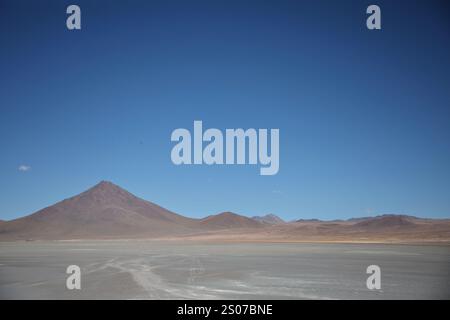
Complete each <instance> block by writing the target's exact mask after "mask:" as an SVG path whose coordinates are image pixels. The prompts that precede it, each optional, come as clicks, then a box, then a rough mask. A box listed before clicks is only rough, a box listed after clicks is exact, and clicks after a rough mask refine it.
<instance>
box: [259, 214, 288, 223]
mask: <svg viewBox="0 0 450 320" xmlns="http://www.w3.org/2000/svg"><path fill="white" fill-rule="evenodd" d="M252 219H253V220H256V221H259V222H263V223H268V224H280V223H285V221H284V220H283V219H281V218H280V217H279V216H277V215H274V214H266V215H265V216H254V217H252Z"/></svg>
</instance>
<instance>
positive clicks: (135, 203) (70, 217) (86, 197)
mask: <svg viewBox="0 0 450 320" xmlns="http://www.w3.org/2000/svg"><path fill="white" fill-rule="evenodd" d="M132 238H152V239H162V238H164V239H196V240H214V239H216V240H226V241H246V240H248V241H357V242H362V241H376V242H378V241H381V242H386V241H393V242H402V241H407V242H410V241H414V242H424V241H438V242H442V241H444V242H449V241H450V220H437V219H421V218H416V217H412V216H406V215H382V216H376V217H365V218H356V219H349V220H345V221H320V220H297V221H294V222H289V223H287V222H285V221H283V220H282V219H281V218H279V217H278V216H276V215H274V214H268V215H265V216H255V217H252V218H249V217H245V216H242V215H238V214H236V213H232V212H223V213H219V214H215V215H210V216H208V217H205V218H203V219H194V218H188V217H185V216H182V215H180V214H177V213H174V212H171V211H169V210H167V209H165V208H163V207H161V206H158V205H156V204H154V203H152V202H149V201H146V200H143V199H140V198H138V197H136V196H134V195H133V194H131V193H130V192H128V191H126V190H124V189H122V188H120V187H119V186H117V185H115V184H113V183H111V182H108V181H101V182H100V183H98V184H97V185H95V186H94V187H92V188H90V189H88V190H86V191H85V192H83V193H80V194H79V195H76V196H74V197H71V198H68V199H65V200H63V201H60V202H58V203H56V204H54V205H52V206H49V207H46V208H44V209H41V210H39V211H37V212H35V213H33V214H31V215H28V216H25V217H22V218H18V219H15V220H11V221H0V240H1V241H12V240H69V239H132Z"/></svg>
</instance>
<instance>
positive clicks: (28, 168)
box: [19, 164, 31, 172]
mask: <svg viewBox="0 0 450 320" xmlns="http://www.w3.org/2000/svg"><path fill="white" fill-rule="evenodd" d="M30 170H31V166H27V165H25V164H21V165H20V166H19V171H23V172H25V171H30Z"/></svg>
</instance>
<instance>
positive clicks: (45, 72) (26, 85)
mask: <svg viewBox="0 0 450 320" xmlns="http://www.w3.org/2000/svg"><path fill="white" fill-rule="evenodd" d="M73 3H76V4H78V5H80V7H81V10H82V30H81V31H75V32H73V31H68V30H67V29H66V27H65V20H66V14H65V9H66V7H67V6H68V5H69V4H73ZM374 3H377V4H378V5H379V6H380V7H381V9H382V30H381V31H369V30H367V29H366V27H365V19H366V14H365V10H366V8H367V6H368V5H369V4H372V1H370V2H369V1H308V3H306V2H304V1H280V0H277V1H241V0H240V1H233V0H230V1H195V0H184V1H166V0H164V1H56V0H55V1H17V0H14V1H13V0H8V1H5V0H2V1H1V2H0V45H1V50H0V110H1V113H0V177H1V178H0V219H6V220H9V219H13V218H16V217H19V216H23V215H26V214H30V213H32V212H34V211H36V210H38V209H41V208H43V207H45V206H48V205H51V204H53V203H55V202H57V201H59V200H62V199H63V198H67V197H69V196H73V195H75V194H77V193H79V192H81V191H84V190H85V189H87V188H88V187H90V186H92V185H94V184H96V183H97V182H99V181H100V180H110V181H112V182H114V183H116V184H118V185H120V186H122V187H124V188H125V189H127V190H129V191H130V192H132V193H134V194H136V195H138V196H140V197H142V198H145V199H147V200H150V201H153V202H155V203H157V204H160V205H162V206H164V207H166V208H168V209H170V210H173V211H175V212H177V213H180V214H184V215H187V216H192V217H202V216H205V215H208V214H213V213H217V212H221V211H225V210H231V211H234V212H237V213H240V214H245V215H249V216H250V215H259V214H265V213H275V214H278V215H280V216H281V217H283V218H285V219H287V220H290V219H295V218H321V219H334V218H349V217H357V216H366V215H373V214H381V213H405V214H412V215H418V216H423V217H450V168H449V166H450V59H449V57H450V41H449V39H450V37H449V36H450V17H449V10H448V9H449V8H448V3H447V2H446V1H429V0H427V1H425V0H423V1H375V2H374ZM194 120H203V124H204V126H205V127H214V128H219V129H222V130H224V129H225V128H239V127H242V128H279V129H280V171H279V173H278V174H277V175H275V176H261V175H259V166H207V165H204V166H193V165H192V166H175V165H173V164H172V162H171V160H170V150H171V148H172V146H173V143H171V141H170V134H171V132H172V130H174V129H176V128H182V127H184V128H188V129H191V130H192V125H193V121H194ZM21 165H25V166H30V167H31V168H30V169H29V170H19V169H18V168H19V166H21Z"/></svg>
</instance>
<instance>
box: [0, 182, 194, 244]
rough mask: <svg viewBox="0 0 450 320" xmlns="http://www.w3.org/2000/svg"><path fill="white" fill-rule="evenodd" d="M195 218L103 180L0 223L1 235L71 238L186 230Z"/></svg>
mask: <svg viewBox="0 0 450 320" xmlns="http://www.w3.org/2000/svg"><path fill="white" fill-rule="evenodd" d="M194 224H195V220H194V219H189V218H186V217H183V216H180V215H178V214H175V213H173V212H170V211H168V210H166V209H164V208H162V207H160V206H158V205H156V204H153V203H151V202H148V201H145V200H142V199H140V198H138V197H136V196H134V195H132V194H131V193H129V192H127V191H125V190H124V189H122V188H120V187H118V186H116V185H114V184H113V183H111V182H106V181H102V182H100V183H99V184H97V185H96V186H94V187H93V188H91V189H89V190H87V191H85V192H83V193H81V194H79V195H77V196H74V197H72V198H69V199H66V200H63V201H61V202H58V203H56V204H55V205H52V206H50V207H47V208H44V209H42V210H39V211H37V212H36V213H34V214H32V215H30V216H26V217H24V218H20V219H16V220H12V221H9V222H7V223H3V224H1V225H0V239H2V238H16V239H21V238H22V239H23V238H33V239H35V238H36V239H72V238H83V237H86V238H111V237H112V238H114V237H142V236H152V237H153V236H166V235H175V234H181V233H189V232H191V231H192V229H193V228H194V227H195V225H194Z"/></svg>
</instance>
